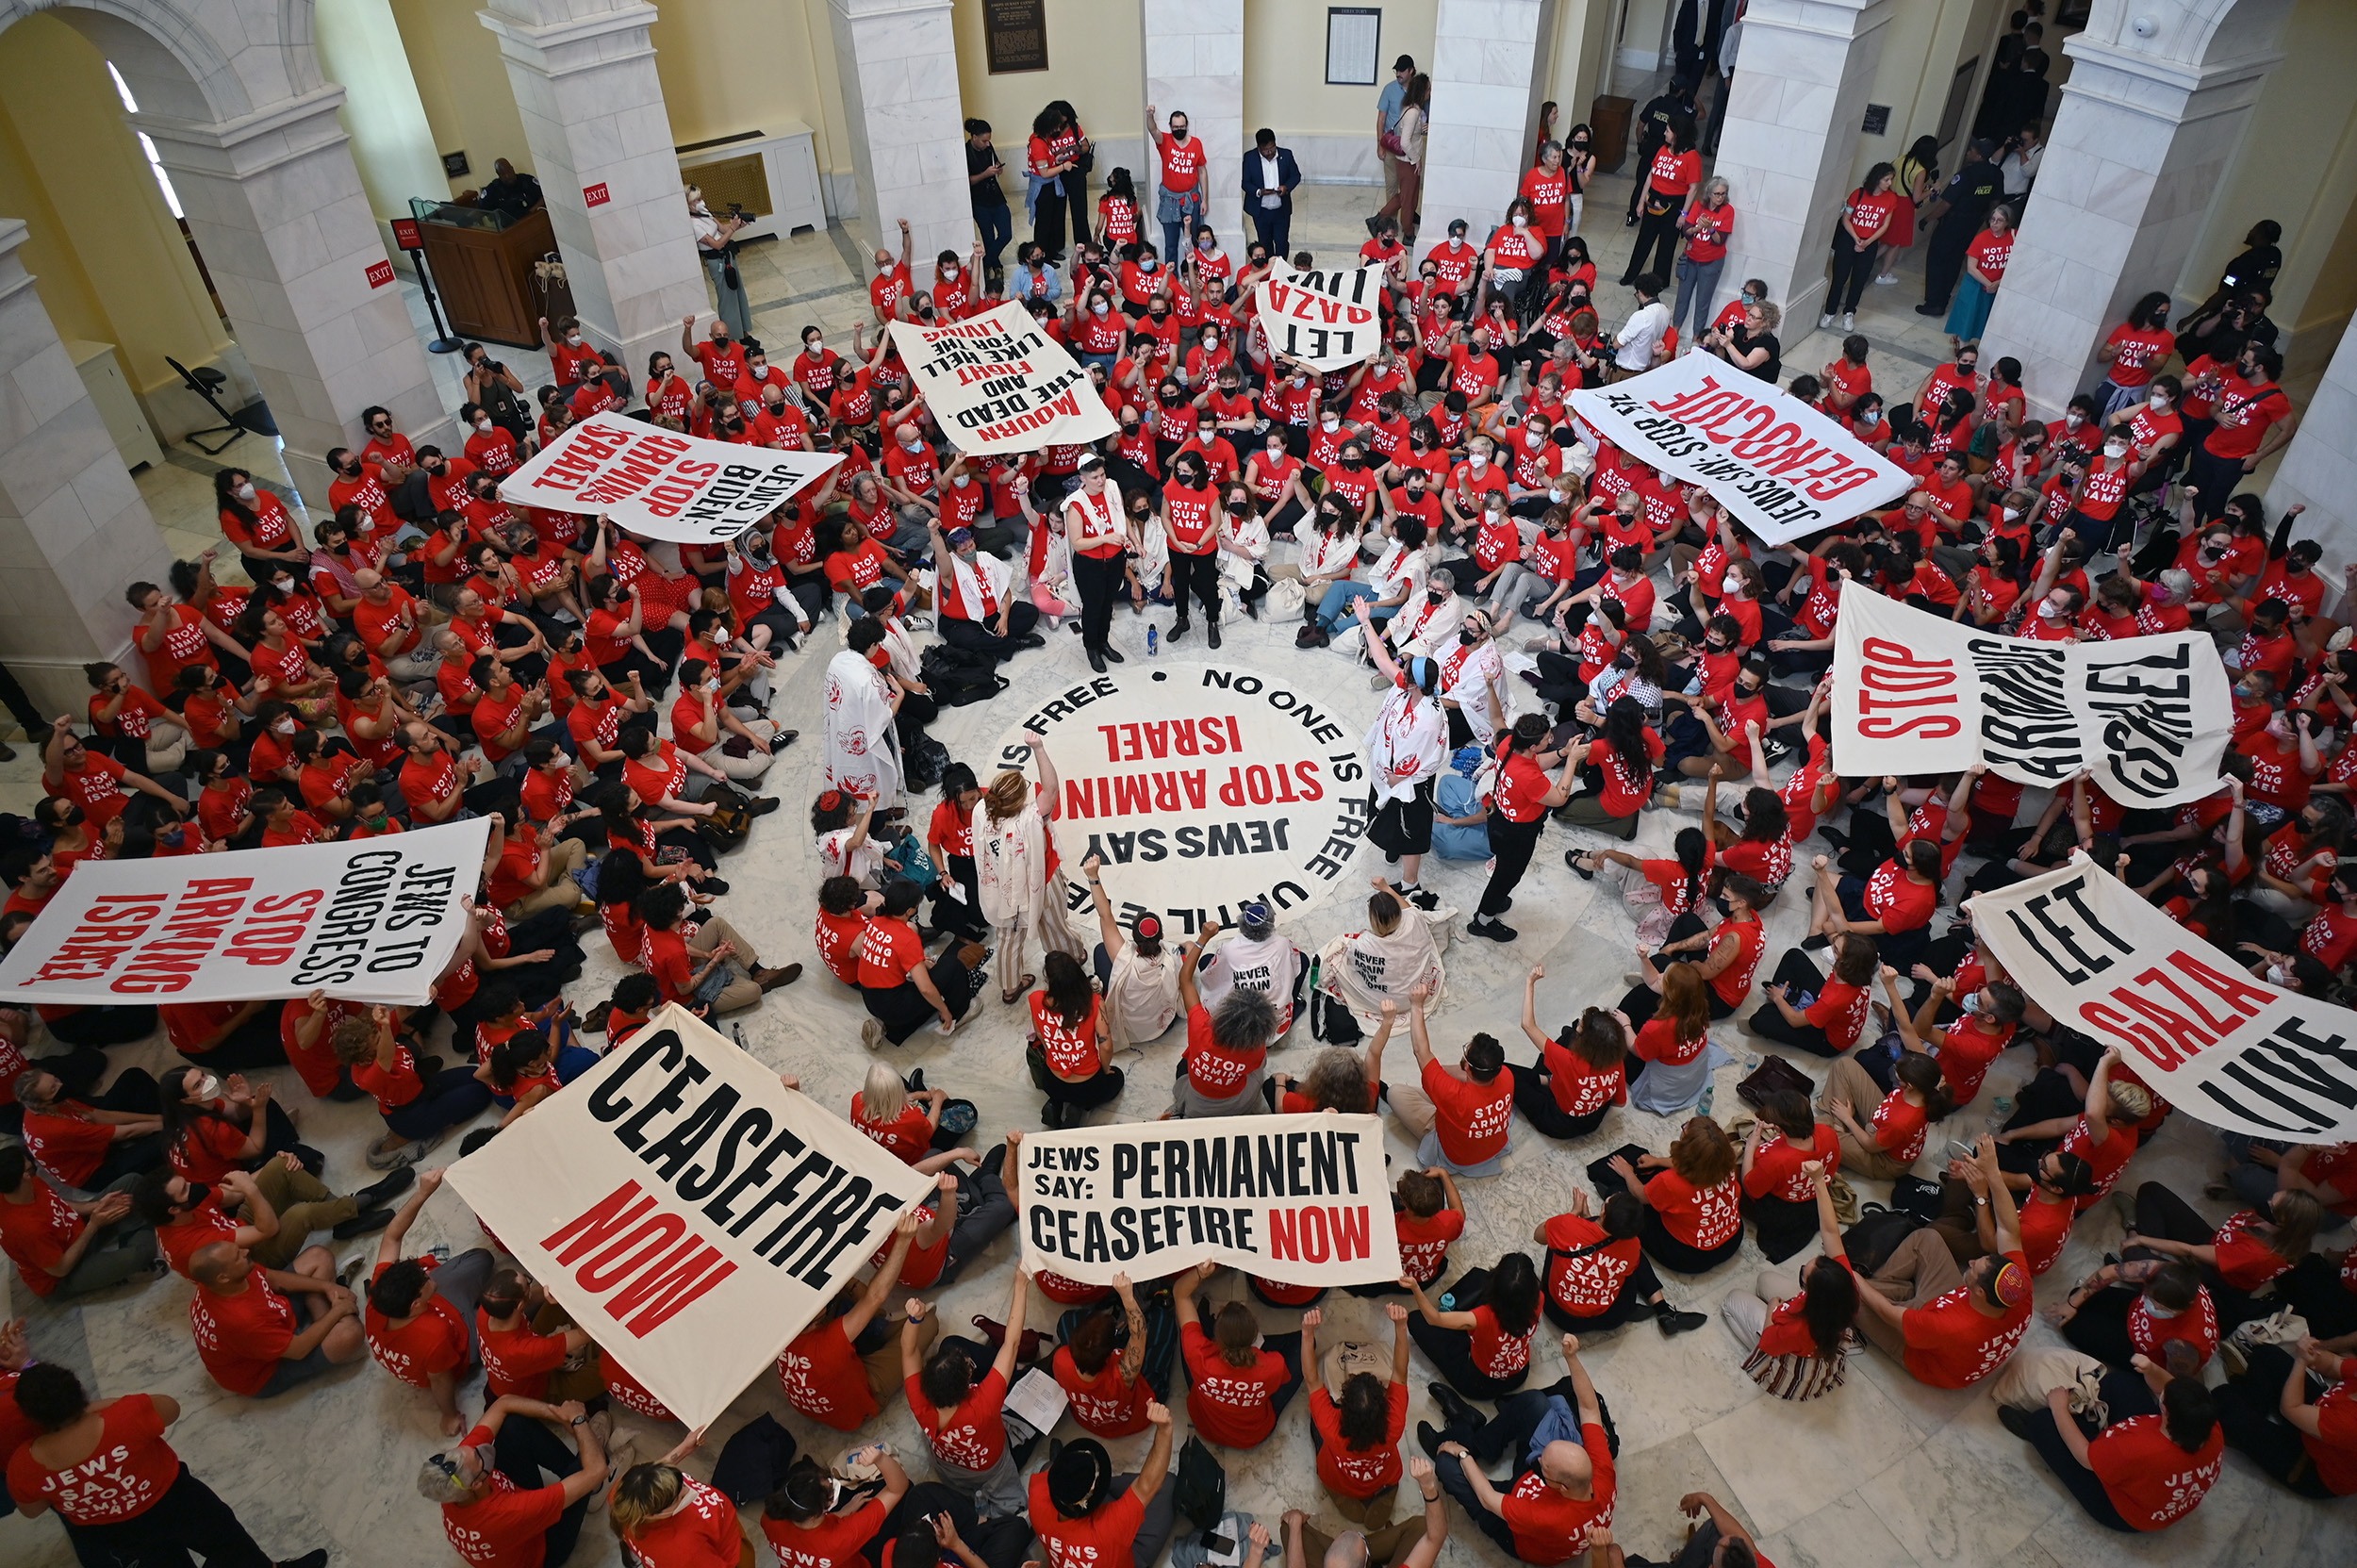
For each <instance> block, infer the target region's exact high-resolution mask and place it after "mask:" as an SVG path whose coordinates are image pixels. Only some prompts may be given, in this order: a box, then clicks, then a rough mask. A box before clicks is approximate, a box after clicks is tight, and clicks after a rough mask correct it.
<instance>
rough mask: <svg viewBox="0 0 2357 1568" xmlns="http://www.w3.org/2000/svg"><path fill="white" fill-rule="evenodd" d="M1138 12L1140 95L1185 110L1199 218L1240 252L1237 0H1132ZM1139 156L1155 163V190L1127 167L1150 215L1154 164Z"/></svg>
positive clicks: (1155, 196)
mask: <svg viewBox="0 0 2357 1568" xmlns="http://www.w3.org/2000/svg"><path fill="white" fill-rule="evenodd" d="M1138 19H1139V23H1140V25H1141V27H1142V29H1143V32H1144V36H1145V45H1146V46H1145V51H1144V54H1145V64H1146V81H1145V91H1146V102H1147V103H1148V104H1151V105H1153V106H1154V107H1156V108H1158V109H1160V110H1161V111H1162V114H1163V115H1164V116H1165V117H1167V116H1168V115H1169V114H1171V113H1172V112H1173V111H1174V110H1175V111H1178V112H1182V113H1184V114H1185V115H1186V117H1187V128H1188V132H1189V134H1190V135H1193V136H1198V137H1201V138H1202V139H1203V146H1204V151H1205V157H1206V162H1205V164H1204V169H1203V177H1204V198H1205V203H1206V218H1207V220H1208V222H1209V223H1211V227H1212V228H1213V229H1215V230H1217V231H1218V233H1219V237H1220V244H1221V246H1222V247H1223V248H1224V249H1226V250H1227V251H1228V253H1229V254H1230V255H1236V254H1239V253H1240V252H1241V251H1242V249H1243V247H1244V241H1245V240H1246V239H1249V238H1250V236H1249V235H1248V234H1247V233H1245V232H1244V195H1243V191H1242V190H1241V189H1240V186H1239V178H1240V171H1241V170H1242V169H1243V166H1244V146H1245V141H1244V138H1245V137H1246V136H1247V135H1248V134H1249V132H1248V129H1247V127H1246V126H1245V125H1244V0H1139V5H1138ZM1165 124H1167V121H1165ZM1141 131H1143V127H1141ZM1146 162H1148V163H1151V164H1152V165H1153V167H1154V172H1155V175H1156V181H1155V189H1154V190H1152V191H1148V190H1146V179H1145V178H1144V173H1145V172H1144V170H1142V169H1133V170H1132V171H1131V173H1132V174H1133V175H1136V176H1138V192H1139V196H1140V199H1141V200H1142V201H1143V202H1144V203H1145V206H1146V216H1147V218H1148V219H1152V218H1153V217H1154V215H1155V213H1156V211H1157V202H1158V200H1159V192H1160V190H1161V186H1160V173H1161V164H1160V163H1159V161H1157V160H1156V159H1154V158H1153V157H1151V156H1149V157H1147V159H1146ZM1305 173H1306V171H1305ZM1155 242H1156V243H1157V244H1160V243H1161V240H1160V239H1157V240H1156V241H1155Z"/></svg>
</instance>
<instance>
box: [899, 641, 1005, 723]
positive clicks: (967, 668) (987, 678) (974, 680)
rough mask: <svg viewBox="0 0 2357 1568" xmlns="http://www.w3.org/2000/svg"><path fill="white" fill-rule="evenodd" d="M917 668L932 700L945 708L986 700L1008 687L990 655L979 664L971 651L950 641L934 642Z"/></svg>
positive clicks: (920, 658)
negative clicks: (965, 651) (969, 653)
mask: <svg viewBox="0 0 2357 1568" xmlns="http://www.w3.org/2000/svg"><path fill="white" fill-rule="evenodd" d="M918 669H919V673H921V674H922V675H923V676H924V677H925V687H926V689H927V690H929V691H931V693H932V694H933V701H936V702H938V703H940V704H941V705H942V706H943V707H945V708H963V707H965V706H967V705H968V704H970V703H974V702H986V701H989V700H990V699H992V698H994V697H996V696H997V695H998V694H999V693H1000V692H1002V691H1004V690H1006V689H1007V679H1006V677H1005V676H1003V675H1000V674H999V673H997V668H995V666H994V665H993V664H992V662H991V661H990V660H988V659H984V660H983V661H982V662H981V664H979V665H977V664H974V663H972V662H970V655H967V654H964V653H962V652H959V651H958V650H956V649H953V648H951V647H949V645H948V644H947V643H938V642H937V643H934V644H933V645H932V646H931V647H930V648H928V649H926V650H925V652H924V653H923V654H922V655H920V656H919V659H918Z"/></svg>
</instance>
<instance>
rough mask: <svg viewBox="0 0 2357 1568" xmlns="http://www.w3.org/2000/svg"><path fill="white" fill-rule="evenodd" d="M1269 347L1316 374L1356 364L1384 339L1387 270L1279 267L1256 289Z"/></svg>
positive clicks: (1373, 268)
mask: <svg viewBox="0 0 2357 1568" xmlns="http://www.w3.org/2000/svg"><path fill="white" fill-rule="evenodd" d="M1252 299H1253V305H1254V306H1255V308H1256V309H1257V311H1258V312H1259V321H1260V325H1261V332H1262V333H1263V334H1264V335H1265V336H1266V337H1267V338H1268V340H1269V346H1270V347H1271V348H1273V349H1275V350H1276V351H1277V353H1278V354H1281V355H1286V356H1287V357H1288V358H1293V359H1298V360H1300V361H1302V362H1303V363H1304V364H1306V365H1308V366H1310V368H1311V369H1312V370H1318V371H1339V370H1342V369H1343V367H1345V366H1349V365H1356V364H1357V363H1359V361H1360V360H1361V359H1364V358H1366V357H1367V356H1368V355H1371V354H1373V353H1374V352H1375V348H1376V340H1377V339H1378V338H1381V336H1382V328H1381V325H1380V323H1379V322H1377V321H1376V308H1377V307H1378V306H1379V305H1381V304H1382V302H1383V269H1382V268H1381V267H1355V268H1352V269H1351V270H1350V271H1348V272H1294V270H1293V269H1292V268H1291V267H1285V266H1279V267H1278V268H1277V270H1276V271H1274V272H1271V273H1270V274H1269V275H1268V276H1267V277H1266V278H1263V279H1262V280H1261V282H1260V283H1259V284H1258V285H1256V286H1255V287H1254V289H1253V290H1252Z"/></svg>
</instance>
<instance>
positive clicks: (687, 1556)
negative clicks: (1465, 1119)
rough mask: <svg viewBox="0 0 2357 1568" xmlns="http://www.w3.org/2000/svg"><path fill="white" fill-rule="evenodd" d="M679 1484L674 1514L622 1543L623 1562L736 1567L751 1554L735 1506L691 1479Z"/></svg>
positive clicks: (656, 1567)
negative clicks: (678, 1504) (680, 1499)
mask: <svg viewBox="0 0 2357 1568" xmlns="http://www.w3.org/2000/svg"><path fill="white" fill-rule="evenodd" d="M680 1480H681V1493H682V1497H683V1503H682V1506H681V1508H680V1510H679V1511H678V1512H676V1513H667V1514H664V1515H663V1516H662V1517H660V1518H656V1519H650V1520H648V1521H646V1522H645V1523H644V1524H642V1525H640V1526H639V1527H637V1529H636V1531H635V1533H634V1534H633V1535H632V1537H631V1539H630V1540H629V1541H627V1542H625V1543H623V1552H622V1556H623V1558H624V1559H625V1560H628V1561H629V1562H631V1563H632V1564H634V1565H635V1568H736V1564H737V1560H738V1559H739V1557H740V1555H741V1554H742V1553H744V1552H747V1551H750V1549H751V1548H750V1546H749V1545H748V1544H747V1543H746V1541H745V1532H744V1529H743V1527H740V1526H739V1525H738V1524H737V1522H736V1505H735V1504H734V1503H732V1502H730V1501H729V1500H728V1498H726V1497H725V1496H723V1495H721V1494H719V1493H717V1492H716V1491H714V1490H713V1489H712V1488H711V1487H709V1486H706V1485H705V1484H704V1483H703V1482H701V1481H700V1480H698V1479H696V1477H693V1476H683V1477H680Z"/></svg>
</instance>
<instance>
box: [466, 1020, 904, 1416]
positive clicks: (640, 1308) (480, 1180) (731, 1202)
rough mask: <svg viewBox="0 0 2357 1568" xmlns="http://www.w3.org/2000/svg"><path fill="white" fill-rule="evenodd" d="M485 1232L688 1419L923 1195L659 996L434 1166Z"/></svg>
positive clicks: (875, 1246) (751, 1369)
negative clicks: (488, 1130)
mask: <svg viewBox="0 0 2357 1568" xmlns="http://www.w3.org/2000/svg"><path fill="white" fill-rule="evenodd" d="M450 1184H451V1185H452V1186H453V1188H455V1189H457V1191H458V1194H459V1196H460V1197H464V1198H465V1199H466V1200H467V1206H468V1207H469V1208H470V1209H472V1210H473V1211H474V1212H475V1214H476V1216H477V1217H478V1218H479V1219H481V1220H482V1222H483V1226H484V1229H485V1230H487V1231H489V1232H490V1233H492V1234H493V1235H495V1236H497V1237H498V1238H499V1240H500V1244H501V1245H502V1246H504V1247H506V1248H507V1250H508V1251H510V1252H512V1253H513V1254H515V1257H516V1261H517V1262H518V1263H519V1264H521V1265H522V1267H523V1269H524V1272H525V1273H527V1274H529V1275H531V1276H532V1278H533V1279H537V1280H538V1281H540V1283H541V1284H543V1285H545V1286H547V1287H548V1289H549V1292H550V1294H551V1295H552V1296H555V1297H556V1299H557V1301H558V1303H559V1304H560V1305H562V1306H563V1307H564V1309H565V1310H566V1312H569V1313H570V1314H571V1316H572V1319H573V1321H574V1322H575V1323H577V1324H579V1325H580V1326H581V1327H582V1328H583V1329H586V1330H588V1333H589V1337H590V1338H591V1339H593V1340H595V1341H596V1342H597V1343H598V1345H600V1347H601V1348H602V1349H604V1350H606V1351H608V1352H610V1353H611V1354H612V1355H614V1356H615V1357H616V1359H618V1361H619V1362H621V1363H622V1365H623V1366H624V1367H625V1368H626V1369H627V1370H628V1371H629V1372H630V1374H631V1376H632V1377H634V1378H637V1379H638V1381H639V1382H641V1383H643V1384H644V1385H646V1388H647V1390H648V1392H649V1393H651V1394H652V1395H654V1396H655V1397H656V1398H657V1399H660V1400H661V1401H662V1402H663V1403H664V1405H665V1406H666V1407H667V1408H668V1409H669V1411H671V1413H672V1414H674V1415H676V1416H677V1417H679V1419H680V1420H682V1421H684V1422H685V1423H686V1424H687V1425H688V1426H689V1427H691V1428H692V1427H701V1426H702V1425H703V1424H704V1423H706V1422H708V1421H710V1420H711V1419H712V1418H713V1417H714V1416H717V1415H718V1414H719V1413H720V1412H721V1411H724V1410H726V1409H727V1408H728V1406H729V1403H730V1401H732V1400H733V1399H734V1398H735V1397H736V1396H737V1395H738V1394H739V1393H741V1392H743V1390H744V1388H745V1386H746V1385H747V1384H748V1383H750V1382H751V1381H752V1380H753V1379H754V1378H758V1377H760V1376H761V1375H762V1374H763V1373H764V1372H766V1371H767V1370H768V1368H769V1367H770V1366H771V1365H772V1364H773V1363H774V1362H776V1361H777V1359H778V1356H779V1353H780V1352H781V1351H783V1349H784V1348H785V1346H786V1345H787V1344H788V1343H789V1342H790V1341H792V1339H793V1338H794V1336H795V1335H797V1334H799V1333H800V1332H801V1331H802V1329H803V1326H804V1325H806V1324H808V1323H809V1322H810V1320H811V1319H812V1318H814V1317H816V1315H817V1314H818V1311H819V1309H820V1308H822V1307H824V1306H825V1305H826V1304H827V1303H828V1302H829V1301H830V1300H832V1298H833V1297H834V1296H835V1293H836V1292H838V1291H840V1290H841V1289H842V1288H843V1286H844V1285H845V1283H846V1282H848V1281H849V1280H851V1279H854V1278H855V1277H857V1276H858V1275H860V1274H861V1273H863V1272H864V1271H865V1268H866V1266H867V1263H868V1260H869V1259H870V1258H872V1257H874V1256H875V1255H876V1254H877V1253H878V1252H880V1251H882V1249H883V1248H884V1247H885V1246H888V1245H889V1244H890V1242H891V1240H892V1230H893V1227H894V1225H895V1224H896V1223H897V1222H898V1219H899V1217H900V1215H901V1214H903V1213H907V1212H908V1211H909V1210H910V1209H912V1208H914V1207H915V1205H916V1204H917V1203H918V1202H919V1201H920V1200H922V1199H923V1198H924V1197H925V1196H926V1195H927V1194H928V1193H930V1192H931V1191H932V1190H933V1181H932V1179H931V1178H930V1177H926V1176H921V1175H919V1174H918V1173H917V1172H915V1170H912V1169H911V1168H910V1167H909V1166H907V1165H905V1164H901V1163H900V1162H899V1161H898V1160H897V1159H895V1158H894V1157H893V1156H892V1155H890V1154H888V1153H886V1152H885V1151H884V1150H883V1149H882V1148H881V1147H878V1146H877V1145H876V1144H875V1143H873V1142H871V1141H870V1140H869V1139H867V1138H865V1137H864V1136H862V1135H861V1134H860V1133H859V1132H858V1131H854V1130H853V1129H852V1128H851V1127H850V1126H849V1124H848V1123H846V1122H845V1121H844V1120H843V1119H842V1117H840V1116H838V1115H836V1114H834V1113H833V1112H832V1111H830V1110H828V1109H827V1108H826V1107H824V1106H822V1105H820V1104H818V1103H817V1102H816V1100H813V1099H810V1098H807V1097H806V1096H804V1095H802V1094H801V1093H800V1092H799V1090H794V1089H788V1088H786V1087H785V1086H784V1085H783V1083H781V1082H780V1081H778V1075H777V1074H776V1073H775V1072H774V1071H772V1070H770V1069H769V1068H767V1067H765V1066H763V1065H761V1064H760V1063H759V1062H756V1061H754V1060H753V1058H752V1057H750V1056H749V1055H747V1054H746V1053H745V1052H744V1051H743V1050H740V1049H738V1048H737V1047H736V1046H734V1045H733V1044H732V1043H730V1042H729V1041H728V1040H726V1039H723V1038H722V1037H721V1036H720V1034H719V1033H718V1032H716V1031H715V1030H713V1029H712V1028H710V1027H709V1026H707V1025H705V1024H703V1023H701V1022H700V1021H699V1020H698V1019H697V1018H696V1017H695V1015H693V1014H690V1013H689V1012H687V1011H686V1010H685V1009H684V1008H682V1007H680V1006H678V1005H677V1004H676V1003H675V1004H673V1005H671V1006H669V1007H667V1008H665V1009H664V1010H663V1011H662V1012H660V1013H657V1014H656V1015H654V1016H653V1017H652V1018H651V1019H649V1020H648V1021H647V1023H646V1024H645V1025H644V1026H643V1027H642V1028H641V1029H640V1030H639V1031H638V1032H636V1033H635V1034H633V1035H632V1036H631V1037H630V1038H629V1039H628V1040H626V1041H624V1042H623V1043H622V1044H621V1045H619V1046H617V1047H615V1048H614V1049H613V1050H612V1051H610V1052H609V1053H608V1054H607V1055H606V1058H605V1060H604V1061H602V1062H601V1063H599V1064H598V1065H596V1066H595V1067H592V1068H590V1069H589V1071H587V1072H585V1073H584V1074H583V1075H582V1076H581V1077H579V1078H577V1079H575V1080H574V1081H572V1082H570V1083H569V1084H567V1085H566V1086H565V1087H564V1088H562V1089H560V1090H558V1091H557V1092H556V1093H555V1094H553V1095H551V1096H550V1097H549V1098H546V1099H544V1100H542V1101H541V1102H540V1103H539V1104H538V1105H536V1106H535V1107H534V1108H533V1111H532V1114H530V1115H528V1116H523V1117H520V1118H519V1119H518V1120H517V1121H516V1123H515V1124H514V1125H513V1126H511V1127H509V1128H508V1129H507V1130H506V1131H503V1132H502V1133H501V1134H500V1135H499V1136H498V1137H497V1138H494V1139H493V1140H491V1141H490V1142H489V1143H487V1144H486V1145H484V1146H483V1147H481V1148H479V1149H477V1150H476V1151H475V1152H474V1153H472V1154H470V1155H468V1156H467V1157H466V1158H465V1159H463V1160H461V1161H459V1162H458V1163H457V1164H455V1165H453V1166H452V1167H451V1171H450Z"/></svg>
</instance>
